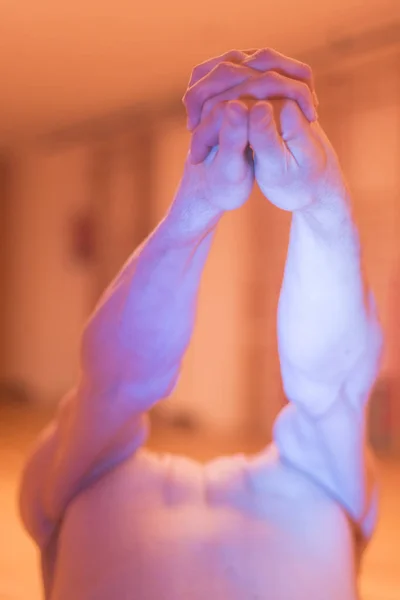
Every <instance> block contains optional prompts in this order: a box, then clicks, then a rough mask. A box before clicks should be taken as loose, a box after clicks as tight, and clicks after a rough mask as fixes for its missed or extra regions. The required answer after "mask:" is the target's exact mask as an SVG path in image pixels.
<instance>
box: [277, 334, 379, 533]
mask: <svg viewBox="0 0 400 600" xmlns="http://www.w3.org/2000/svg"><path fill="white" fill-rule="evenodd" d="M381 342H382V338H381V332H380V327H379V324H378V323H375V324H373V326H372V327H371V330H370V336H369V345H368V347H367V349H366V350H365V351H364V352H363V353H362V354H361V355H360V358H359V360H358V361H357V363H356V364H355V365H354V366H353V367H352V368H351V370H349V372H348V374H347V376H346V378H345V379H344V380H343V382H342V383H341V384H340V385H338V386H337V387H335V385H334V384H333V383H332V384H329V385H324V386H322V385H319V383H318V375H317V374H316V376H315V381H314V382H310V385H307V384H306V385H303V384H300V383H299V381H300V378H298V377H297V376H296V375H295V374H294V376H293V381H289V379H290V376H291V374H290V373H288V372H286V373H283V374H284V382H285V383H286V384H287V385H286V388H287V389H288V390H290V393H289V394H288V397H289V400H290V402H289V405H288V406H286V407H285V408H284V409H283V411H282V412H281V414H280V415H279V416H278V419H277V421H276V423H275V428H274V438H275V442H276V445H277V447H278V449H279V453H280V456H281V458H282V460H284V461H286V462H288V463H290V464H291V465H292V466H294V467H295V468H296V469H298V470H299V471H301V472H302V473H304V475H306V476H307V477H309V478H311V479H312V480H313V481H314V482H316V483H317V484H318V485H319V486H321V487H322V488H324V489H325V490H326V492H327V493H328V494H329V495H330V496H331V497H333V498H334V499H335V500H337V501H338V503H340V504H341V506H342V507H343V508H344V509H345V510H346V512H347V514H348V515H349V517H350V518H351V519H352V520H353V522H354V523H355V524H356V525H357V527H359V528H360V529H361V531H362V533H363V535H364V536H365V537H369V536H370V535H371V533H372V531H373V528H374V525H375V520H376V512H377V489H376V483H375V474H374V466H373V460H372V455H371V452H370V450H369V448H368V443H367V431H366V430H367V402H368V397H369V394H370V390H371V387H372V385H373V383H374V381H375V379H376V376H377V374H378V371H379V359H380V353H381ZM285 378H286V380H285ZM294 381H296V384H297V385H296V384H294Z"/></svg>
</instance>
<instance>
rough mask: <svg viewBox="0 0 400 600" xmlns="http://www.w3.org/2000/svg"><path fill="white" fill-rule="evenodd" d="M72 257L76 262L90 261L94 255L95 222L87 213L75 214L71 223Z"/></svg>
mask: <svg viewBox="0 0 400 600" xmlns="http://www.w3.org/2000/svg"><path fill="white" fill-rule="evenodd" d="M71 239H72V252H71V254H72V258H73V260H74V261H76V262H81V263H82V262H84V263H88V262H92V261H93V260H94V258H95V255H96V244H95V223H94V219H93V218H92V217H91V215H89V214H80V215H75V216H74V217H73V219H72V224H71Z"/></svg>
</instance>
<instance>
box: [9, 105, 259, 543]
mask: <svg viewBox="0 0 400 600" xmlns="http://www.w3.org/2000/svg"><path fill="white" fill-rule="evenodd" d="M218 119H219V125H218V132H219V135H218V138H217V139H218V143H219V146H218V151H214V152H213V153H212V155H211V156H209V157H208V159H207V160H206V161H204V162H203V163H201V164H199V165H193V164H192V163H191V161H190V157H189V158H188V160H187V162H186V165H185V171H184V175H183V178H182V181H181V184H180V186H179V189H178V192H177V194H176V197H175V200H174V202H173V204H172V206H171V209H170V210H169V212H168V214H167V216H166V217H165V219H164V220H163V221H162V222H161V223H160V225H159V226H158V227H157V229H156V230H155V231H154V232H153V234H152V235H151V236H150V237H149V238H148V239H147V240H146V241H145V242H144V244H142V246H141V247H140V248H139V249H138V250H137V251H136V252H135V253H134V254H133V256H132V257H131V258H130V259H129V261H128V262H127V264H126V266H125V267H124V268H123V269H122V271H121V273H120V274H119V275H118V276H117V278H116V279H115V281H114V282H113V283H112V284H111V286H110V287H109V288H108V290H107V291H106V292H105V294H104V296H103V297H102V299H101V300H100V303H99V305H98V307H97V309H96V310H95V312H94V315H93V316H92V317H91V319H90V320H89V322H88V324H87V326H86V328H85V331H84V333H83V337H82V352H81V356H82V360H81V365H82V371H81V377H80V379H79V381H78V384H77V386H76V388H75V389H74V390H73V391H72V392H71V393H70V394H68V396H67V398H65V400H64V402H63V403H62V405H61V408H60V411H59V415H58V418H57V420H56V421H55V422H54V423H52V424H51V426H50V427H49V428H48V429H47V430H46V431H45V432H44V434H43V436H42V438H41V439H40V440H39V442H38V444H37V447H36V449H35V450H34V452H33V454H32V456H31V458H30V460H29V462H28V464H27V466H26V469H25V472H24V476H23V481H22V491H21V513H22V518H23V520H24V523H25V525H26V527H27V529H28V530H29V532H30V533H31V535H32V536H33V537H34V538H35V539H36V541H37V542H38V543H39V545H40V546H42V547H43V546H45V545H46V544H47V542H48V540H49V538H50V536H51V534H52V532H53V530H54V527H55V525H56V524H57V523H58V522H59V520H60V519H61V517H62V514H63V513H64V511H65V509H66V507H67V505H68V503H69V502H70V501H71V499H72V498H73V497H74V496H75V495H76V494H77V493H79V491H80V490H81V489H82V488H84V487H85V486H87V485H88V484H89V483H90V482H92V481H93V480H95V479H96V478H98V477H100V476H102V475H103V474H104V473H105V472H107V471H108V470H110V469H111V468H112V467H113V466H115V465H116V464H118V463H120V462H121V461H122V460H124V459H125V458H127V457H128V456H130V455H131V454H132V453H133V452H134V451H135V450H136V449H137V448H138V447H139V446H140V445H141V444H142V443H143V441H144V439H145V437H146V424H145V419H144V417H145V413H146V411H147V410H148V409H149V408H150V407H151V406H152V405H153V404H154V403H155V402H156V401H157V400H161V399H162V398H166V397H167V396H168V395H169V394H170V393H171V391H172V389H173V387H174V385H175V384H176V382H177V379H178V376H179V371H180V367H181V361H182V358H183V355H184V352H185V350H186V347H187V345H188V343H189V340H190V337H191V334H192V329H193V325H194V319H195V309H196V299H197V293H198V289H199V284H200V278H201V274H202V270H203V267H204V264H205V261H206V258H207V255H208V252H209V249H210V246H211V243H212V239H213V236H214V233H215V230H216V226H217V224H218V222H219V219H220V218H221V216H222V215H223V213H224V211H225V210H230V209H232V208H236V207H239V206H240V205H241V204H243V203H244V202H245V201H246V200H247V198H248V196H249V194H250V191H251V188H252V186H253V180H254V174H253V165H252V162H251V161H249V160H248V158H247V155H246V152H245V149H246V146H247V141H248V140H247V134H248V115H247V109H246V107H245V106H244V105H242V104H241V103H239V102H232V103H226V104H224V105H223V106H222V107H220V108H219V109H218ZM203 135H205V136H206V138H207V136H208V135H209V130H207V129H206V128H204V127H203V126H201V127H200V128H199V130H198V131H197V134H196V139H197V142H198V143H202V136H203Z"/></svg>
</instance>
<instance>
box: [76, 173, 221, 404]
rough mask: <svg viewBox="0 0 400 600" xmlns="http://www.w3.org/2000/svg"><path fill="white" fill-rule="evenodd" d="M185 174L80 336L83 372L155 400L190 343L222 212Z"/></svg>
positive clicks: (100, 384) (100, 383)
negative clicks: (200, 195)
mask: <svg viewBox="0 0 400 600" xmlns="http://www.w3.org/2000/svg"><path fill="white" fill-rule="evenodd" d="M188 189H192V190H193V188H191V187H190V186H188V185H187V182H186V181H185V180H184V181H183V183H182V185H181V186H180V188H179V190H178V192H177V196H176V198H175V201H174V203H173V204H172V207H171V209H170V211H169V212H168V214H167V216H166V217H165V219H164V220H163V221H162V222H161V223H160V224H159V226H158V227H157V228H156V230H155V231H154V232H153V233H152V234H151V235H150V237H149V238H148V239H147V240H146V241H145V242H144V244H142V246H141V247H140V248H139V249H138V250H137V251H136V252H135V253H134V254H133V255H132V257H131V258H130V259H129V261H128V262H127V264H126V265H125V267H124V268H123V269H122V271H121V272H120V274H119V275H118V276H117V277H116V279H115V281H114V282H113V283H112V284H111V286H110V287H109V289H108V290H107V291H106V293H105V294H104V296H103V298H102V299H101V301H100V303H99V306H98V308H97V310H96V311H95V313H94V315H93V317H92V318H91V319H90V321H89V323H88V325H87V328H86V331H85V333H84V336H83V345H82V366H83V376H84V380H85V381H86V382H90V386H91V387H92V386H95V387H96V388H100V389H103V390H104V389H109V388H113V387H114V388H115V387H116V386H120V385H125V386H129V388H130V390H131V392H132V395H133V396H137V397H138V398H142V399H143V400H148V401H153V400H156V399H158V398H160V397H164V396H165V395H167V394H168V393H169V391H171V387H173V385H174V383H175V381H176V379H177V376H178V373H179V368H180V364H181V360H182V357H183V354H184V352H185V350H186V348H187V345H188V343H189V340H190V337H191V333H192V329H193V325H194V319H195V308H196V298H197V294H198V290H199V285H200V279H201V274H202V271H203V267H204V264H205V261H206V258H207V255H208V252H209V249H210V246H211V243H212V239H213V236H214V233H215V229H216V226H217V223H218V221H219V219H220V217H221V213H220V212H219V211H217V210H213V209H212V207H211V206H210V205H209V204H207V203H206V202H204V200H203V199H202V198H198V197H196V194H195V193H192V192H189V191H188Z"/></svg>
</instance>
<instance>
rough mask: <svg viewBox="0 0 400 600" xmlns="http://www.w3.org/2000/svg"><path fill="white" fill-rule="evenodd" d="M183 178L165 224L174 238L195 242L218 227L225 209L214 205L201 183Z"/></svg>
mask: <svg viewBox="0 0 400 600" xmlns="http://www.w3.org/2000/svg"><path fill="white" fill-rule="evenodd" d="M190 183H191V185H188V182H187V181H184V180H182V182H181V185H180V186H179V188H178V191H177V193H176V195H175V198H174V200H173V202H172V205H171V207H170V209H169V211H168V213H167V215H166V217H165V219H164V224H165V226H166V227H167V228H168V230H169V231H170V232H171V234H172V235H173V237H174V239H176V240H177V241H179V240H181V241H182V242H195V241H197V240H199V239H201V238H203V237H204V236H205V235H207V234H208V233H210V232H211V231H213V230H214V229H216V227H217V225H218V223H219V221H220V219H221V217H222V216H223V214H224V211H223V210H222V209H220V208H218V207H216V206H213V205H212V204H211V203H210V202H209V201H208V199H207V198H206V196H205V194H204V191H203V190H202V187H201V185H193V182H190Z"/></svg>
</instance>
